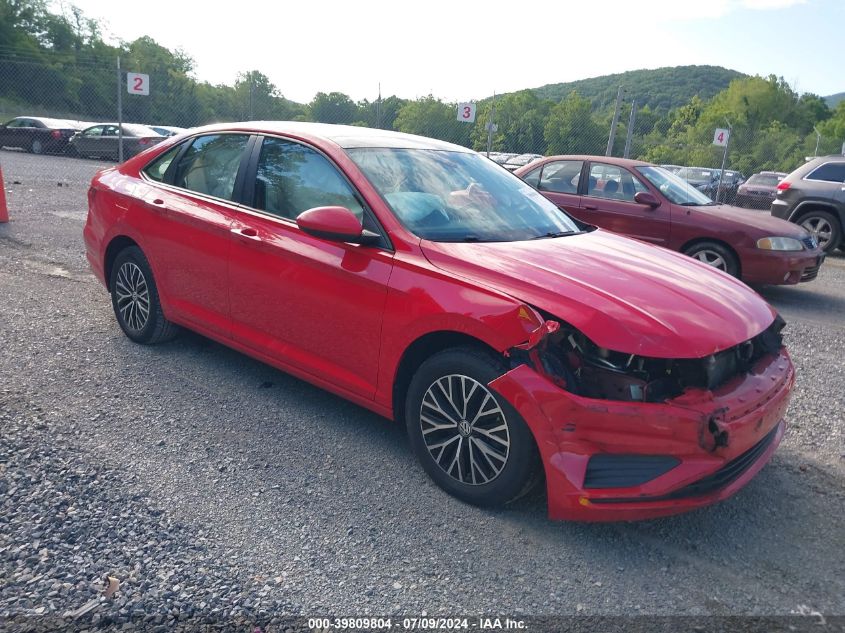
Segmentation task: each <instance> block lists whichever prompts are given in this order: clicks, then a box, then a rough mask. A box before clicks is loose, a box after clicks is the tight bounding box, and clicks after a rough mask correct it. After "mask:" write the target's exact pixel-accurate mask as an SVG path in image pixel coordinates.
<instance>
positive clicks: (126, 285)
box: [115, 262, 150, 332]
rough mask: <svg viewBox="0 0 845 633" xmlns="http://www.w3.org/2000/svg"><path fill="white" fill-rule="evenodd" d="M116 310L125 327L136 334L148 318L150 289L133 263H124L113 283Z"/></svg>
mask: <svg viewBox="0 0 845 633" xmlns="http://www.w3.org/2000/svg"><path fill="white" fill-rule="evenodd" d="M115 295H116V296H117V309H118V311H119V312H120V317H121V319H123V322H124V323H125V324H126V326H127V327H128V328H129V329H131V330H134V331H136V332H140V331H141V330H143V329H144V326H145V325H146V324H147V321H148V320H149V318H150V289H149V287H148V285H147V280H146V278H145V277H144V273H143V272H142V271H141V269H140V268H139V267H138V265H137V264H135V263H134V262H124V263H123V265H122V266H121V267H120V269H119V270H118V271H117V279H116V281H115Z"/></svg>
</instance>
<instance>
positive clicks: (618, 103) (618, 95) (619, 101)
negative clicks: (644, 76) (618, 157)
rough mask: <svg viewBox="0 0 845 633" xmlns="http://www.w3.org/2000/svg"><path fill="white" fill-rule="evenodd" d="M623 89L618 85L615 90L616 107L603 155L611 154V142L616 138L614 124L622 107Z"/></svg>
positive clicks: (615, 124) (617, 120) (616, 122)
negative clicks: (617, 88)
mask: <svg viewBox="0 0 845 633" xmlns="http://www.w3.org/2000/svg"><path fill="white" fill-rule="evenodd" d="M623 91H624V88H623V87H622V86H619V90H618V91H617V92H616V109H615V110H614V111H613V121H612V122H611V124H610V136H608V138H607V151H606V152H605V153H604V155H605V156H612V155H613V142H614V141H615V140H616V126H617V125H618V124H619V108H621V107H622V92H623Z"/></svg>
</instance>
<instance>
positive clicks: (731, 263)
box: [684, 241, 739, 277]
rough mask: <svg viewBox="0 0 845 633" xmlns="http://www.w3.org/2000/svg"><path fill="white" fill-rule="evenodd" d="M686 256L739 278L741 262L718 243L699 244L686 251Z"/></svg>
mask: <svg viewBox="0 0 845 633" xmlns="http://www.w3.org/2000/svg"><path fill="white" fill-rule="evenodd" d="M684 255H688V256H689V257H692V258H693V259H697V260H698V261H700V262H702V263H705V264H707V265H708V266H712V267H713V268H717V269H719V270H723V271H725V272H726V273H728V274H729V275H730V276H731V277H739V261H738V260H737V258H736V255H734V254H733V252H732V251H731V250H730V249H729V248H728V247H726V246H724V245H722V244H719V243H718V242H709V241H708V242H697V243H695V244H693V245H692V246H690V247H688V248H686V249H685V250H684Z"/></svg>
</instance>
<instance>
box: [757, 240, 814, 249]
mask: <svg viewBox="0 0 845 633" xmlns="http://www.w3.org/2000/svg"><path fill="white" fill-rule="evenodd" d="M757 248H762V249H763V250H764V251H802V250H804V245H803V244H802V243H801V241H800V240H796V239H795V238H792V237H764V238H763V239H760V240H757Z"/></svg>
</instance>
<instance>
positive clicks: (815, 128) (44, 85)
mask: <svg viewBox="0 0 845 633" xmlns="http://www.w3.org/2000/svg"><path fill="white" fill-rule="evenodd" d="M157 50H159V49H158V48H156V47H155V46H152V45H151V46H150V47H149V50H145V51H141V52H139V51H138V50H134V51H130V54H129V55H127V56H126V57H124V58H123V59H118V58H116V57H114V56H109V55H107V54H104V55H102V56H96V55H94V54H92V53H90V52H89V53H87V54H86V55H83V56H80V55H75V56H72V58H68V57H67V56H64V57H63V56H59V55H49V54H47V53H45V52H44V51H39V52H38V53H37V54H35V53H28V52H26V51H24V50H19V49H13V48H9V47H4V46H2V45H0V120H2V122H8V121H11V120H12V119H14V118H16V117H24V118H26V117H49V118H54V119H56V118H58V119H65V120H72V121H73V122H74V124H73V125H74V127H76V128H78V130H79V131H81V130H83V129H85V128H87V127H91V126H97V125H102V124H116V123H117V122H118V120H120V121H122V122H123V123H127V124H143V125H146V126H153V127H154V128H156V129H157V131H158V133H161V134H168V133H169V132H170V130H169V129H168V128H188V127H193V126H198V125H203V124H207V123H213V122H225V121H243V120H305V121H309V120H310V121H321V122H326V123H339V124H350V125H361V126H368V127H380V128H385V129H395V130H399V131H402V132H409V133H414V134H421V135H424V136H430V137H433V138H438V139H441V140H446V141H450V142H453V143H457V144H460V145H463V146H467V147H471V148H473V149H475V150H478V151H482V152H488V151H489V152H490V156H491V158H493V159H494V160H496V161H497V162H499V163H502V164H504V165H505V166H506V167H508V168H515V167H516V166H519V165H523V164H526V163H527V162H529V161H530V160H533V159H534V158H536V157H539V156H547V155H557V154H586V155H612V156H626V157H631V158H638V159H643V160H647V161H649V162H653V163H657V164H663V165H670V166H673V167H672V169H674V170H676V171H678V173H679V175H681V176H682V177H683V178H685V179H687V180H688V181H689V182H691V183H693V184H694V185H695V186H696V187H698V188H699V189H701V190H702V191H703V192H705V193H706V194H708V195H709V196H710V197H712V198H714V199H718V200H720V201H725V202H729V203H738V204H740V205H743V206H751V207H754V206H756V207H760V208H767V207H768V201H769V200H770V194H771V192H772V190H773V187H772V186H770V185H771V184H772V183H773V182H774V183H775V184H776V183H777V176H776V175H771V176H758V177H757V178H756V181H757V182H759V183H760V184H761V187H759V188H758V189H759V190H760V191H761V193H760V194H759V197H756V198H755V197H754V196H756V195H757V194H756V193H755V194H754V196H751V195H746V193H747V192H745V191H739V188H740V184H741V183H742V182H744V181H745V180H747V179H748V178H749V177H750V176H752V175H753V174H759V173H760V172H767V171H770V172H789V171H791V170H792V169H794V168H796V167H798V166H799V165H800V164H802V163H803V162H804V161H805V160H806V159H807V158H808V157H811V156H815V155H825V154H831V153H840V152H842V150H843V141H845V107H843V106H840V108H839V109H838V110H836V111H835V112H833V111H831V109H829V108H828V106H827V105H825V104H824V102H823V101H822V100H821V99H819V98H817V97H813V96H812V95H809V96H808V95H803V96H799V95H797V94H795V93H794V92H792V90H791V89H790V88H789V86H788V85H787V84H786V83H785V82H783V80H777V79H775V78H773V77H770V78H767V79H764V78H748V79H747V80H743V81H746V82H747V83H748V82H750V83H748V86H746V87H744V86H743V85H742V84H741V82H740V83H739V84H737V85H736V86H735V85H734V83H731V85H730V86H729V87H728V88H727V89H726V90H724V91H723V92H722V93H720V94H717V95H716V96H715V97H713V98H712V99H710V100H702V99H700V98H699V97H698V96H696V95H686V96H685V98H686V101H685V102H683V101H682V102H680V103H681V105H678V106H677V107H670V108H665V107H662V108H661V107H652V106H651V104H650V103H649V102H648V95H645V96H643V95H640V98H639V99H635V98H632V97H630V96H629V95H628V92H627V91H626V87H624V86H620V89H619V92H618V94H617V98H616V99H606V98H604V99H603V100H602V99H597V98H595V97H588V96H582V95H579V94H578V93H576V92H572V93H570V94H568V95H566V96H564V97H563V98H561V99H559V100H555V99H551V98H544V97H541V96H538V94H537V91H531V90H523V91H520V92H516V93H510V94H506V95H501V96H496V97H488V98H484V99H479V100H477V101H475V102H472V104H471V107H472V109H473V112H472V114H473V116H469V117H467V116H464V117H463V119H464V120H462V116H461V109H459V107H458V106H459V104H457V103H452V102H449V101H445V100H441V99H438V98H436V97H434V96H431V95H429V96H426V97H422V98H417V99H412V100H409V99H403V98H400V97H397V96H389V97H385V98H383V97H382V96H381V95H378V94H376V95H374V96H373V98H372V99H364V100H361V101H358V102H355V101H353V100H352V99H350V98H349V97H348V96H347V95H345V94H342V93H337V92H326V93H322V92H321V93H318V94H317V95H316V96H315V97H314V99H313V100H312V101H311V102H310V103H308V104H300V103H295V102H293V101H290V100H288V99H285V98H284V97H283V96H281V92H280V90H279V89H278V88H277V87H276V86H274V85H273V84H272V83H271V82H270V80H269V79H268V78H267V77H266V76H265V75H263V74H262V73H260V72H258V71H251V72H246V73H242V74H241V75H239V76H238V78H237V80H236V81H235V82H234V83H233V84H232V85H212V84H209V83H205V82H200V81H197V80H195V79H193V78H192V77H191V75H190V70H191V62H190V60H189V59H187V58H184V59H182V58H180V56H179V54H176V55H174V54H172V53H170V52H169V51H168V55H167V56H166V57H165V58H163V59H157V57H156V54H155V53H156V51H157ZM162 50H164V49H162ZM180 60H181V61H180ZM751 88H753V89H754V90H756V91H757V92H759V91H760V89H761V88H762V89H763V90H764V91H768V92H766V99H768V101H767V102H765V103H763V102H762V101H761V99H760V98H758V97H757V96H756V95H755V93H754V91H753V90H751ZM743 89H747V90H748V92H749V95H750V97H748V96H745V95H742V94H739V95H737V94H733V93H736V92H741V91H742V90H743ZM732 91H733V92H732ZM749 98H751V99H752V100H753V99H757V101H749ZM743 99H745V101H743ZM643 101H645V103H643ZM749 104H750V105H749ZM464 114H466V112H465V113H464ZM840 118H841V119H842V120H841V121H839V119H840ZM466 119H469V120H470V121H471V122H468V121H467V120H466ZM14 126H15V123H12V127H14ZM117 129H118V128H116V127H114V126H113V125H112V127H109V128H108V129H105V128H101V129H98V130H97V131H96V132H97V134H102V133H103V132H113V131H114V130H117ZM719 129H723V130H725V133H724V134H723V137H722V140H721V142H720V141H718V139H716V138H715V137H716V135H717V134H718V132H717V130H719ZM123 133H125V134H127V135H129V134H132V133H133V132H132V131H131V130H123ZM13 135H14V134H13V131H10V130H9V129H8V128H3V129H2V130H0V144H3V145H4V146H7V147H8V146H13V145H14V142H13V141H11V140H10V139H11V137H12V136H13ZM19 135H20V134H19ZM19 146H20V147H22V148H23V149H29V150H31V151H36V150H42V149H46V150H48V151H49V149H50V148H53V149H55V150H56V151H73V149H74V145H73V144H66V145H62V144H52V145H49V146H47V147H45V146H44V145H43V144H40V145H39V144H35V145H33V144H32V142H31V141H30V142H29V145H27V144H26V143H24V144H19ZM133 147H135V148H136V149H140V147H139V146H137V145H136V146H133ZM723 165H724V167H725V170H724V172H721V168H722V167H723ZM720 183H721V185H720ZM746 189H748V187H746ZM764 190H765V192H764ZM755 191H757V190H756V189H755ZM738 194H739V195H738Z"/></svg>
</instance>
